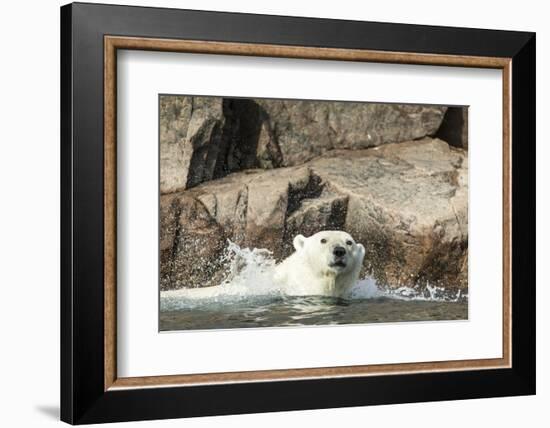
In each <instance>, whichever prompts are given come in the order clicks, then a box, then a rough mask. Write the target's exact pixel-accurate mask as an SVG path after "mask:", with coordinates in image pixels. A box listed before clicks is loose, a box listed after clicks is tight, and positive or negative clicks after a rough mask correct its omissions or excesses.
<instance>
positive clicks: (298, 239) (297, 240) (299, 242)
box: [292, 235, 306, 251]
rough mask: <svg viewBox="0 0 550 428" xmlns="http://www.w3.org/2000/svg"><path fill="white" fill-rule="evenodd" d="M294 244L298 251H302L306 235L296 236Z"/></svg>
mask: <svg viewBox="0 0 550 428" xmlns="http://www.w3.org/2000/svg"><path fill="white" fill-rule="evenodd" d="M292 243H293V244H294V248H295V249H296V251H300V250H302V249H303V248H304V245H305V243H306V237H305V236H304V235H296V237H295V238H294V241H293V242H292Z"/></svg>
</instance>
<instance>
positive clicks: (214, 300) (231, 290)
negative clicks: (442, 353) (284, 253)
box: [160, 241, 467, 311]
mask: <svg viewBox="0 0 550 428" xmlns="http://www.w3.org/2000/svg"><path fill="white" fill-rule="evenodd" d="M223 258H224V261H225V262H226V263H227V265H228V273H227V275H226V277H225V279H224V280H223V281H222V282H221V284H219V285H217V286H212V287H203V288H181V289H177V290H166V291H161V293H160V306H161V310H163V311H164V310H176V309H183V308H198V307H201V306H204V305H208V306H209V307H212V306H215V305H217V304H218V305H227V304H230V303H234V302H243V301H250V302H251V303H252V302H254V303H255V304H262V303H266V302H269V301H273V300H274V299H285V298H287V296H286V295H285V293H284V291H283V289H282V288H281V287H280V286H278V285H277V284H276V283H275V281H273V274H274V269H275V266H276V263H277V262H276V260H275V258H274V257H273V253H272V252H271V251H269V250H266V249H263V248H262V249H259V248H253V249H250V248H241V247H240V246H239V245H237V244H235V243H234V242H231V241H229V245H228V247H227V249H226V252H225V254H224V256H223ZM380 298H388V299H399V300H419V301H442V302H449V301H460V300H464V299H467V295H466V294H464V293H462V292H461V291H460V290H459V291H458V292H457V293H454V294H453V293H449V292H448V291H447V290H445V289H444V288H443V287H436V286H431V285H429V284H428V285H426V286H424V287H404V286H401V287H397V288H390V287H384V286H380V285H379V284H378V283H377V281H376V280H375V279H374V278H372V277H366V278H363V279H361V280H359V281H357V283H356V284H355V285H354V286H353V287H352V288H351V290H350V291H349V293H348V294H347V295H346V296H344V300H351V301H353V300H366V299H380Z"/></svg>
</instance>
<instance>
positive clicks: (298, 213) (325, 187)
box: [161, 138, 468, 289]
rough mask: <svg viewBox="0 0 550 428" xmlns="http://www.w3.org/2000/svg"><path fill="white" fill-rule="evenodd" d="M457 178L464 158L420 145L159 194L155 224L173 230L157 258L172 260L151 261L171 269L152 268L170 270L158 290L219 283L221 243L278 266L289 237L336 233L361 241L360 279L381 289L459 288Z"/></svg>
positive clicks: (462, 240)
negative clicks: (367, 277) (266, 253)
mask: <svg viewBox="0 0 550 428" xmlns="http://www.w3.org/2000/svg"><path fill="white" fill-rule="evenodd" d="M467 180H468V164H467V152H466V151H464V150H462V149H457V148H453V147H450V146H449V145H448V144H446V143H445V142H443V141H441V140H438V139H431V138H425V139H423V140H419V141H410V142H404V143H399V144H388V145H384V146H381V147H376V148H371V149H360V150H333V151H330V152H327V153H325V154H324V155H323V156H321V157H319V158H316V159H314V160H311V161H309V162H307V163H305V164H304V165H301V166H294V167H288V168H278V169H273V170H261V169H255V170H249V171H244V172H238V173H233V174H230V175H228V176H226V177H224V178H221V179H218V180H214V181H211V182H207V183H203V184H201V185H198V186H196V187H194V188H192V189H189V190H186V191H184V192H179V193H175V194H173V195H164V196H162V197H161V224H163V225H164V224H175V231H171V230H172V229H170V228H168V231H167V232H166V233H164V232H163V234H161V252H163V251H164V252H165V253H162V254H167V256H166V257H168V258H169V256H168V255H169V254H172V259H171V261H170V263H168V262H167V261H166V260H167V259H166V258H163V257H161V264H163V263H167V264H169V265H170V266H171V268H170V269H167V268H163V267H162V266H161V272H165V271H166V270H170V272H171V274H170V276H169V281H168V282H167V283H165V284H164V287H166V288H178V287H182V286H205V285H212V284H213V283H216V281H218V282H219V279H220V278H221V277H222V276H223V272H224V269H225V266H224V264H223V260H221V259H222V257H221V255H222V254H223V251H224V247H225V246H226V245H227V241H226V240H227V239H231V240H232V241H233V242H235V243H237V244H239V245H240V246H243V247H244V246H246V247H251V248H267V249H269V250H271V251H273V253H274V256H275V257H276V258H277V259H279V260H280V259H282V258H284V257H286V256H287V255H289V254H290V253H291V252H292V244H291V242H292V238H293V237H294V236H295V235H296V234H298V233H302V234H304V235H306V236H308V235H311V234H313V233H315V232H317V231H319V230H330V229H343V230H346V231H348V232H350V233H351V234H352V235H353V236H354V237H355V239H356V240H357V241H358V242H361V243H363V244H364V246H365V248H366V256H365V266H364V268H365V269H364V273H370V274H371V275H373V276H374V277H375V278H376V279H377V280H378V281H379V282H380V283H381V284H385V285H387V286H389V287H398V286H400V285H407V286H415V285H426V284H428V283H429V284H431V285H439V286H442V287H445V288H447V289H458V288H460V289H464V288H466V287H467V254H468V205H467V203H468V182H467ZM178 210H179V211H178ZM172 236H175V237H172ZM170 243H172V251H171V252H170V251H169V249H170ZM187 265H191V266H193V268H190V267H188V266H187Z"/></svg>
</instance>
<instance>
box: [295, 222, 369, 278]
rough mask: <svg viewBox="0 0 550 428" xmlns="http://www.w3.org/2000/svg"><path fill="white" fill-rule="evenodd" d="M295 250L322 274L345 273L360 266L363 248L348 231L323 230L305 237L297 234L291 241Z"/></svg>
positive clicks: (363, 252) (363, 253)
mask: <svg viewBox="0 0 550 428" xmlns="http://www.w3.org/2000/svg"><path fill="white" fill-rule="evenodd" d="M293 244H294V248H295V249H296V252H297V253H298V254H300V255H301V256H304V257H305V259H306V260H307V263H308V264H309V266H311V267H313V268H314V270H315V271H317V272H319V273H322V274H336V275H338V274H345V273H351V272H353V271H357V270H359V269H360V268H361V265H362V263H363V257H364V255H365V248H364V247H363V245H361V244H358V243H356V242H355V240H354V239H353V238H352V236H351V235H350V234H349V233H346V232H342V231H338V230H325V231H322V232H318V233H316V234H314V235H311V236H310V237H308V238H306V237H305V236H303V235H298V236H296V237H295V238H294V241H293Z"/></svg>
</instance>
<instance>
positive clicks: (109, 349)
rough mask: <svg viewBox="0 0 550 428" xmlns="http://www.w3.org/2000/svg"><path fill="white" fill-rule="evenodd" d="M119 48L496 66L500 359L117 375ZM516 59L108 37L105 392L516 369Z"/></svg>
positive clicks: (105, 86)
mask: <svg viewBox="0 0 550 428" xmlns="http://www.w3.org/2000/svg"><path fill="white" fill-rule="evenodd" d="M117 49H131V50H149V51H170V52H184V53H203V54H218V55H220V54H221V55H248V56H264V57H283V58H302V59H325V60H338V61H363V62H381V63H399V64H420V65H442V66H458V67H477V68H494V69H501V70H502V81H503V88H502V90H503V136H502V137H503V159H502V161H503V219H502V220H503V323H502V334H503V341H502V343H503V349H502V358H493V359H475V360H458V361H432V362H422V363H402V364H378V365H357V366H343V367H322V368H304V369H282V370H261V371H245V372H229V373H204V374H188V375H170V376H148V377H127V378H119V377H117V374H116V373H117V369H116V327H117V326H116V176H117V175H116V174H117V172H116V61H117V57H116V52H117ZM511 64H512V59H511V58H496V57H477V56H459V55H438V54H419V53H406V52H382V51H369V50H359V49H334V48H319V47H299V46H281V45H266V44H248V43H228V42H211V41H194V40H193V41H192V40H169V39H155V38H138V37H119V36H105V37H104V214H105V218H104V226H105V236H104V242H105V244H104V266H105V267H104V281H105V283H104V308H105V309H104V322H105V324H104V325H105V327H104V328H105V336H104V355H105V357H104V389H105V391H107V390H112V389H123V388H143V387H163V386H176V385H177V386H191V385H198V384H219V383H236V382H259V381H271V380H278V381H280V380H296V379H310V378H334V377H357V376H370V375H392V374H405V373H422V372H442V371H458V370H471V369H478V370H479V369H496V368H509V367H511V361H512V354H511V343H512V342H511V340H512V315H511V303H512V302H511V276H512V266H511V248H512V242H511V239H512V235H511V220H512V206H511V194H512V187H511V186H512V165H511V114H512V112H511V81H512V80H511V79H512V72H511V70H512V67H511Z"/></svg>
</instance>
